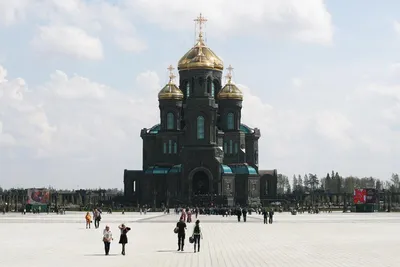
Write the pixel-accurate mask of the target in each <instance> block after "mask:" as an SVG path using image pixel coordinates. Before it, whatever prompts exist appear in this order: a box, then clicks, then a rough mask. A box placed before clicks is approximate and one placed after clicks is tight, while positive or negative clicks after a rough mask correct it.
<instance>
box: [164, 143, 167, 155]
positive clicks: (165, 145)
mask: <svg viewBox="0 0 400 267" xmlns="http://www.w3.org/2000/svg"><path fill="white" fill-rule="evenodd" d="M163 152H164V154H167V143H164V144H163Z"/></svg>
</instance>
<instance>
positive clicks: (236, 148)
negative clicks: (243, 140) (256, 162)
mask: <svg viewBox="0 0 400 267" xmlns="http://www.w3.org/2000/svg"><path fill="white" fill-rule="evenodd" d="M237 153H238V143H235V154H237Z"/></svg>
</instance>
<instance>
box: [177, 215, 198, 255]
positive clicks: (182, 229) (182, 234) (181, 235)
mask: <svg viewBox="0 0 400 267" xmlns="http://www.w3.org/2000/svg"><path fill="white" fill-rule="evenodd" d="M186 230H187V226H186V223H185V220H184V218H183V217H181V218H180V220H179V222H178V223H177V224H176V227H175V229H174V233H176V234H177V235H178V251H184V246H185V239H186ZM200 239H203V233H202V231H201V228H200V221H199V220H196V222H195V225H194V228H193V232H192V235H191V236H190V237H189V242H190V243H193V244H194V253H196V248H197V252H200Z"/></svg>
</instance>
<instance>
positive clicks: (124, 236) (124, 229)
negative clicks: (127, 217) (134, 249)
mask: <svg viewBox="0 0 400 267" xmlns="http://www.w3.org/2000/svg"><path fill="white" fill-rule="evenodd" d="M118 228H119V230H120V231H121V236H120V237H119V243H120V244H121V245H122V251H121V254H122V255H124V256H125V245H126V244H127V243H128V236H127V233H128V232H129V231H130V230H131V228H129V227H126V226H125V225H124V224H121V225H120V226H118Z"/></svg>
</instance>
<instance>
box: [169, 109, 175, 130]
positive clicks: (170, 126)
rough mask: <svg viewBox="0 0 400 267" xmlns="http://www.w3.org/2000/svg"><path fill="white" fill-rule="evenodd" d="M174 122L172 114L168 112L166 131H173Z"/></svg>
mask: <svg viewBox="0 0 400 267" xmlns="http://www.w3.org/2000/svg"><path fill="white" fill-rule="evenodd" d="M174 120H175V116H174V114H173V113H171V112H168V113H167V130H173V129H174Z"/></svg>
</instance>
